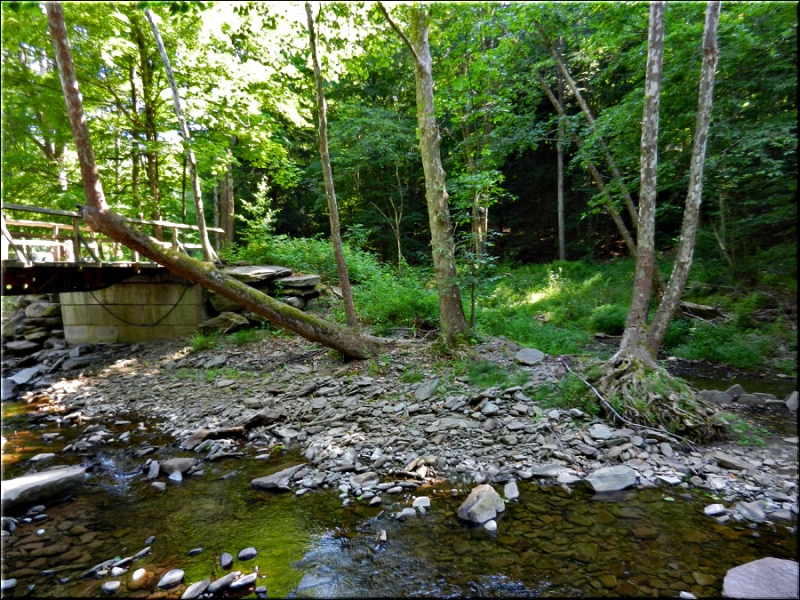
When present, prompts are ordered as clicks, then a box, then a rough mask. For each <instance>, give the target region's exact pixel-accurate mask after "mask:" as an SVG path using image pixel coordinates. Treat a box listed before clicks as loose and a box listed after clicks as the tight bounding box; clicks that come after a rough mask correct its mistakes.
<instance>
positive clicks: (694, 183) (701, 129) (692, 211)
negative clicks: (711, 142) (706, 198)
mask: <svg viewBox="0 0 800 600" xmlns="http://www.w3.org/2000/svg"><path fill="white" fill-rule="evenodd" d="M719 12H720V3H719V2H709V3H708V7H707V10H706V23H705V29H704V33H703V66H702V71H701V74H700V92H699V100H698V107H697V124H696V126H695V131H694V147H693V148H692V162H691V167H690V170H689V190H688V192H687V195H686V208H685V209H684V212H683V226H682V230H681V239H680V242H679V244H678V254H677V256H676V257H675V265H674V266H673V268H672V274H671V275H670V278H669V284H668V285H667V290H666V292H665V293H664V297H663V298H662V299H661V304H660V305H659V307H658V310H657V311H656V315H655V317H653V322H652V323H650V330H649V331H648V334H647V341H648V344H649V346H650V350H651V351H652V352H653V353H654V354H655V353H656V352H657V351H658V349H659V348H660V347H661V344H662V343H663V341H664V335H665V334H666V333H667V327H668V326H669V323H670V321H671V320H672V317H673V315H674V314H675V311H676V310H677V309H678V303H679V302H680V301H681V296H682V295H683V290H684V287H685V286H686V280H687V278H688V277H689V269H690V268H691V266H692V255H693V254H694V240H695V235H696V233H697V222H698V219H699V218H700V203H701V202H702V200H703V167H704V165H705V156H706V146H707V142H708V129H709V124H710V122H711V107H712V103H713V97H714V71H715V70H716V68H717V57H718V56H719V51H718V49H717V23H719Z"/></svg>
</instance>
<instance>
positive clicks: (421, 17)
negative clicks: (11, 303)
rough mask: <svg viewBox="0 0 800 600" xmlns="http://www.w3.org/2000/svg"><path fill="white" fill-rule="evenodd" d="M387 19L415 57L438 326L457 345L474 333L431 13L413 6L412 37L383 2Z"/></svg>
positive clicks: (418, 120)
mask: <svg viewBox="0 0 800 600" xmlns="http://www.w3.org/2000/svg"><path fill="white" fill-rule="evenodd" d="M378 6H379V8H380V9H381V11H382V12H383V14H384V16H385V17H386V20H387V21H388V22H389V24H390V25H391V26H392V28H393V29H394V30H395V31H396V32H397V33H398V35H400V37H401V38H402V39H403V42H404V43H405V44H406V47H407V48H408V49H409V51H410V52H411V55H412V56H413V57H414V80H415V83H416V96H417V124H418V127H419V137H420V140H419V148H420V154H421V155H422V168H423V171H424V173H425V199H426V201H427V204H428V222H429V223H430V228H431V247H432V252H433V270H434V273H435V276H436V291H437V293H438V296H439V324H440V326H441V330H442V331H441V333H442V339H443V340H444V342H445V344H447V345H449V346H452V345H454V344H455V343H456V340H457V338H458V337H459V336H464V335H467V334H468V333H469V325H468V324H467V319H466V317H465V315H464V306H463V305H462V303H461V292H460V291H459V289H458V281H457V273H456V260H455V241H454V239H453V227H452V224H451V221H450V209H449V207H448V205H447V198H448V196H447V189H446V185H445V184H446V178H447V177H446V174H445V171H444V167H442V157H441V154H440V151H439V144H440V141H441V138H440V137H439V126H438V125H437V123H436V110H435V108H434V101H433V75H432V72H431V69H432V60H431V53H430V47H429V45H428V15H427V13H426V12H425V10H424V9H422V8H420V7H419V6H416V5H414V6H412V7H411V40H409V39H408V37H406V35H405V34H404V33H403V32H402V31H401V30H400V28H399V27H398V26H397V25H396V24H395V22H394V21H393V20H392V18H391V17H390V16H389V13H388V12H387V11H386V8H385V7H384V6H383V4H382V3H380V2H379V3H378Z"/></svg>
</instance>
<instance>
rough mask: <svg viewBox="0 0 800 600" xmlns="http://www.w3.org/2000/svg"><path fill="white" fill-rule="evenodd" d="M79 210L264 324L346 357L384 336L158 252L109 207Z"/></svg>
mask: <svg viewBox="0 0 800 600" xmlns="http://www.w3.org/2000/svg"><path fill="white" fill-rule="evenodd" d="M81 213H82V214H83V218H84V219H85V220H86V222H87V223H88V224H89V226H90V227H91V228H92V229H94V230H95V231H99V232H102V233H104V234H105V235H107V236H108V237H110V238H111V239H113V240H114V241H117V242H120V243H121V244H124V245H125V246H127V247H128V248H131V249H132V250H135V251H136V252H138V253H139V254H141V255H142V256H146V257H147V258H149V259H150V260H152V261H153V262H156V263H158V264H160V265H162V266H164V267H166V268H168V269H169V270H170V271H171V272H172V273H174V274H175V275H179V276H181V277H185V278H186V279H189V280H190V281H193V282H194V283H197V284H199V285H202V286H203V287H204V288H207V289H209V290H211V291H213V292H216V293H217V294H219V295H220V296H223V297H225V298H227V299H228V300H232V301H233V302H236V303H237V304H239V305H240V306H242V307H244V308H245V309H247V310H249V311H251V312H254V313H256V314H257V315H261V316H263V317H265V318H266V319H267V320H268V321H269V322H270V323H272V324H273V325H275V326H277V327H281V328H283V329H288V330H290V331H293V332H294V333H296V334H298V335H300V336H302V337H304V338H306V339H307V340H311V341H312V342H319V343H320V344H323V345H325V346H328V347H329V348H334V349H335V350H338V351H339V352H341V353H342V354H344V355H345V356H348V357H350V358H357V359H364V358H368V357H369V356H371V355H373V354H375V353H376V352H377V349H378V347H379V346H380V345H381V344H382V343H385V342H386V341H387V340H383V339H382V338H377V337H372V336H367V335H359V334H357V333H355V332H353V331H351V330H348V329H346V328H344V327H340V326H339V325H337V324H336V323H331V322H330V321H326V320H324V319H320V318H318V317H315V316H313V315H310V314H308V313H305V312H303V311H301V310H299V309H297V308H294V307H293V306H289V305H288V304H284V303H283V302H280V301H278V300H276V299H274V298H272V297H271V296H268V295H267V294H265V293H263V292H260V291H259V290H256V289H255V288H252V287H250V286H249V285H247V284H246V283H242V282H241V281H239V280H238V279H235V278H234V277H231V276H230V275H226V274H225V273H223V272H222V271H220V270H219V269H217V268H216V267H214V265H213V264H211V263H204V262H201V261H199V260H196V259H194V258H191V257H190V256H186V255H185V254H183V253H181V252H179V251H177V250H173V249H168V250H163V249H162V248H161V247H160V246H158V245H157V244H154V243H153V242H152V241H150V239H149V238H148V237H147V236H146V235H145V234H143V233H141V232H140V231H137V230H135V229H132V228H130V227H128V225H127V224H126V223H125V221H123V220H122V218H121V217H120V216H119V215H116V214H114V213H112V212H111V211H110V210H106V211H100V210H97V209H96V208H93V207H90V206H86V207H82V209H81Z"/></svg>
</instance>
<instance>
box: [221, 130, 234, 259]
mask: <svg viewBox="0 0 800 600" xmlns="http://www.w3.org/2000/svg"><path fill="white" fill-rule="evenodd" d="M233 140H234V138H233V137H232V138H231V146H233V143H234V142H233ZM226 154H227V165H226V166H225V173H224V174H223V176H222V185H221V186H220V205H219V211H220V218H219V225H217V227H221V228H222V229H223V230H224V231H225V233H224V237H225V240H224V241H225V245H226V246H230V245H231V244H233V223H234V214H235V213H236V200H235V198H234V194H233V154H232V152H231V149H230V148H228V150H227V152H226Z"/></svg>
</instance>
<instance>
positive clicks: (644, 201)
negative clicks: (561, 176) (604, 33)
mask: <svg viewBox="0 0 800 600" xmlns="http://www.w3.org/2000/svg"><path fill="white" fill-rule="evenodd" d="M663 60H664V2H651V3H650V27H649V34H648V44H647V74H646V77H645V84H644V94H645V101H644V116H643V117H642V146H641V158H640V162H641V167H640V170H641V173H640V178H641V184H640V187H639V223H638V225H639V226H638V228H637V231H638V235H637V243H636V269H635V272H634V280H633V295H632V297H631V306H630V310H629V311H628V319H627V321H626V323H625V332H624V333H623V334H622V342H621V343H620V348H619V351H618V352H617V353H616V354H615V355H614V357H612V358H611V359H610V361H609V362H611V363H612V364H614V363H620V362H623V361H627V360H629V359H630V358H631V357H635V358H636V359H638V360H639V361H641V362H643V363H644V364H645V365H646V366H648V367H655V366H656V362H655V358H656V357H655V354H653V353H652V352H651V351H650V347H649V346H648V345H647V313H648V310H649V308H650V300H651V297H652V291H653V271H654V268H655V223H656V194H657V192H658V187H657V170H658V120H659V107H660V101H661V78H662V72H663Z"/></svg>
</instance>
